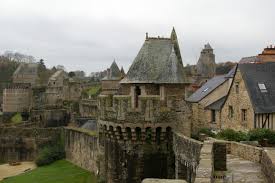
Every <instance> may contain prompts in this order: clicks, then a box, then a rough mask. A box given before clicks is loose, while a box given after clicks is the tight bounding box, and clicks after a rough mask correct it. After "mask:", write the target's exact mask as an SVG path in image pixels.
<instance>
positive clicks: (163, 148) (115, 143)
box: [98, 29, 191, 183]
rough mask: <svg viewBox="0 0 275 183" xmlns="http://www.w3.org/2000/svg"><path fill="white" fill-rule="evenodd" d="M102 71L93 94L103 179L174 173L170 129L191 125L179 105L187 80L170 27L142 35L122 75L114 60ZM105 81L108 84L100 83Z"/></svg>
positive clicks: (124, 179)
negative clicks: (167, 34)
mask: <svg viewBox="0 0 275 183" xmlns="http://www.w3.org/2000/svg"><path fill="white" fill-rule="evenodd" d="M108 73H110V74H108V75H107V77H106V79H103V81H102V93H101V94H100V95H99V99H98V100H99V105H98V107H99V118H98V127H99V135H100V136H99V138H100V139H101V140H100V147H101V150H102V154H103V156H104V163H105V170H104V171H105V174H106V175H107V180H108V182H117V183H118V182H131V183H134V182H141V180H142V179H144V178H146V177H158V178H174V177H175V172H174V159H175V157H174V154H173V145H172V143H171V141H172V133H173V131H174V130H182V133H184V134H185V135H188V136H190V128H191V126H190V121H188V120H187V119H184V117H183V116H186V115H183V114H184V113H185V112H186V111H184V107H181V106H184V105H185V103H184V97H185V89H186V87H187V86H188V85H189V84H190V83H189V82H188V80H187V79H186V77H185V73H184V71H183V63H182V58H181V55H180V50H179V45H178V40H177V35H176V32H175V30H174V29H173V31H172V33H171V36H170V38H160V37H149V36H148V34H147V35H146V39H145V42H144V44H143V45H142V47H141V49H140V51H139V53H138V55H137V56H136V58H135V60H134V61H133V63H132V65H131V67H130V69H129V71H128V72H127V74H126V76H125V77H123V78H122V77H121V73H120V71H119V69H118V67H117V65H116V63H113V64H112V66H111V67H110V69H109V70H108ZM107 79H108V80H107ZM106 82H108V86H109V87H112V88H106ZM152 166H153V167H152ZM149 167H150V168H149Z"/></svg>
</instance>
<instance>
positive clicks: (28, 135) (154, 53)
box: [0, 28, 275, 183]
mask: <svg viewBox="0 0 275 183" xmlns="http://www.w3.org/2000/svg"><path fill="white" fill-rule="evenodd" d="M274 53H275V52H274V48H272V47H271V48H266V49H265V50H264V52H263V53H262V54H259V55H258V56H256V57H249V58H244V59H242V60H241V62H240V63H239V64H237V65H236V66H235V67H234V68H233V69H232V70H231V71H230V72H229V73H227V74H225V75H219V76H215V55H214V52H213V49H212V47H211V46H210V44H206V45H205V47H204V49H203V50H202V51H201V55H200V58H199V60H198V63H197V66H196V71H195V73H196V74H194V76H193V77H191V78H190V77H188V76H187V74H186V71H185V70H184V67H183V61H182V57H181V53H180V49H179V44H178V39H177V35H176V32H175V29H174V28H173V30H172V32H171V35H170V37H167V38H163V37H159V36H158V37H150V36H149V35H148V33H146V37H145V41H144V43H143V45H142V47H141V49H140V50H139V52H138V54H137V56H136V58H135V59H134V61H133V63H132V65H131V67H130V68H129V70H128V72H127V74H125V73H124V70H123V68H122V69H119V67H118V65H117V63H116V62H115V61H113V63H112V64H111V66H110V68H108V69H107V71H106V76H105V77H104V78H103V79H102V81H101V90H97V91H96V92H95V93H97V92H98V93H99V95H98V96H91V94H88V96H87V98H85V99H81V100H80V97H81V95H80V94H81V93H82V91H83V90H84V85H80V84H79V83H78V82H77V81H75V80H74V79H73V78H68V76H67V74H66V73H65V72H64V71H62V70H58V71H56V72H55V73H54V74H53V75H52V76H51V77H50V79H49V82H48V85H47V86H46V87H45V88H44V90H43V91H41V92H38V93H43V96H44V99H45V100H44V101H43V102H45V104H46V105H45V106H43V107H33V106H35V105H34V104H35V102H34V101H33V100H30V102H29V100H28V99H33V98H35V97H33V96H38V94H37V93H36V92H35V91H36V89H35V88H34V87H33V86H34V85H33V84H34V81H35V80H33V79H32V80H29V78H28V72H27V73H26V78H27V79H26V82H27V83H29V84H26V83H25V80H22V79H20V80H18V77H19V76H18V77H16V78H17V80H18V82H15V83H14V84H15V85H11V86H10V87H7V88H6V89H5V91H6V92H4V105H3V106H4V110H5V111H7V110H8V109H9V108H11V109H13V110H11V111H10V112H21V111H25V110H27V111H31V119H32V121H36V122H37V123H38V122H39V124H41V123H40V122H41V121H42V127H49V126H66V125H67V122H68V121H69V120H70V121H74V120H75V118H74V114H73V112H75V111H73V110H72V107H73V105H69V107H68V108H65V109H64V108H62V107H64V106H65V105H66V102H68V103H69V102H72V103H71V104H74V102H76V103H77V102H78V100H80V101H79V103H78V104H79V112H80V114H81V117H83V118H93V119H95V118H97V131H96V133H95V132H91V131H88V130H85V129H83V128H75V127H72V126H70V127H63V128H54V129H52V128H41V129H37V128H34V129H28V128H26V129H25V128H0V142H1V143H0V153H1V154H0V155H1V156H0V160H1V161H3V160H4V161H5V160H19V161H22V160H33V159H34V157H35V156H36V154H37V152H38V150H39V148H41V147H42V145H43V144H44V143H48V142H49V141H52V140H56V139H58V138H61V137H62V138H61V139H60V140H62V141H63V142H64V144H65V151H66V158H67V159H68V160H69V161H71V162H73V163H74V164H76V165H78V166H80V167H82V168H85V169H87V170H89V171H92V172H94V173H98V174H99V176H101V177H104V178H105V181H106V182H108V183H140V182H141V181H143V180H144V179H145V180H144V182H150V180H149V179H147V180H146V178H158V179H181V180H185V181H187V182H190V183H191V182H196V183H201V182H213V181H215V180H219V179H225V177H226V175H227V174H230V173H231V172H230V171H234V170H233V169H234V167H233V168H232V167H229V170H230V171H227V170H228V169H227V162H228V161H230V158H229V160H227V155H228V154H229V155H234V158H235V157H238V158H239V157H240V158H243V159H240V161H241V162H242V163H247V161H248V162H250V163H252V166H251V167H254V166H255V167H256V168H257V169H258V170H256V173H257V175H258V174H259V175H260V178H259V179H257V180H255V181H259V182H261V181H262V179H263V177H264V176H263V175H262V174H261V173H259V172H260V171H259V166H261V167H262V169H263V174H265V175H266V176H267V177H268V179H269V180H272V181H273V180H274V181H275V176H274V172H275V170H273V169H270V168H269V167H271V166H273V162H272V160H271V159H272V156H271V155H270V154H269V152H268V151H267V150H266V149H264V148H258V147H254V146H249V145H246V144H242V143H237V142H228V141H218V140H216V139H210V140H209V139H205V136H204V135H203V134H202V135H201V136H200V139H201V140H202V141H203V140H205V141H204V142H200V141H197V140H194V139H192V138H190V137H191V135H192V134H196V133H198V132H199V130H200V129H201V128H204V127H205V128H211V129H214V130H220V129H225V128H232V129H238V130H247V129H253V128H269V129H274V127H273V126H274V125H275V124H273V122H274V119H275V118H274V117H275V107H274V106H275V105H274V101H275V100H274V97H273V95H272V92H270V91H273V90H274V89H273V88H274V86H275V84H274V82H273V78H274V77H275V76H274V72H273V71H274V69H273V68H275V64H274V63H273V61H272V58H273V56H274ZM247 63H249V64H247ZM251 63H252V64H251ZM19 68H20V69H19V70H21V69H22V67H19ZM267 68H269V69H267ZM15 73H16V74H18V73H19V71H17V72H15ZM23 73H24V72H23ZM31 73H32V72H31ZM33 74H34V76H33V77H32V78H35V77H36V75H35V74H36V73H35V72H33ZM21 76H24V75H22V74H21ZM21 76H20V77H21ZM20 77H19V78H20ZM18 83H19V84H18ZM22 83H23V84H22ZM194 85H196V86H201V87H200V88H199V89H198V90H196V91H195V92H194V93H193V94H192V95H191V96H188V97H187V92H188V91H189V89H190V87H192V86H194ZM99 91H100V92H99ZM17 92H20V93H19V94H18V93H17ZM32 92H35V93H36V94H35V95H34V94H33V93H32ZM29 95H30V96H29ZM255 95H256V97H255ZM17 98H18V100H17ZM42 98H43V97H42ZM15 99H16V100H15ZM13 100H15V101H16V102H17V103H16V104H18V103H19V104H20V102H23V103H22V105H20V107H18V106H16V104H15V103H13ZM57 104H58V105H57ZM60 106H61V108H60ZM68 111H69V112H70V117H71V119H69V118H66V117H67V116H66V114H67V112H68ZM60 117H61V118H62V119H65V120H66V123H63V122H62V121H60ZM48 119H51V122H47V123H45V121H48ZM75 121H76V120H75ZM74 125H76V124H74ZM77 125H78V126H81V125H79V124H77ZM37 126H39V125H36V126H35V127H37ZM10 152H12V153H10ZM229 157H230V156H229ZM1 158H2V159H1ZM234 158H233V159H234ZM244 160H245V161H246V162H244ZM231 162H232V161H231ZM259 164H260V165H259ZM250 165H251V164H250ZM229 166H231V164H229ZM230 168H231V169H230ZM246 168H247V167H246ZM246 171H248V172H249V173H247V174H249V175H250V173H251V170H250V169H249V170H246ZM253 171H254V169H253V170H252V173H253V175H254V174H256V173H255V172H253ZM232 176H233V173H232ZM251 176H252V175H251ZM252 177H253V176H252ZM253 178H254V177H253ZM151 181H152V182H154V180H151ZM159 181H161V180H159ZM163 181H164V182H165V180H163ZM170 181H171V182H174V181H173V180H170ZM185 181H181V182H185ZM175 182H177V181H175Z"/></svg>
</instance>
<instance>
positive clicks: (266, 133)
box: [248, 128, 275, 144]
mask: <svg viewBox="0 0 275 183" xmlns="http://www.w3.org/2000/svg"><path fill="white" fill-rule="evenodd" d="M248 136H249V140H250V141H262V140H263V139H267V140H268V143H269V144H275V132H274V131H272V130H270V129H264V128H257V129H253V130H250V131H249V133H248Z"/></svg>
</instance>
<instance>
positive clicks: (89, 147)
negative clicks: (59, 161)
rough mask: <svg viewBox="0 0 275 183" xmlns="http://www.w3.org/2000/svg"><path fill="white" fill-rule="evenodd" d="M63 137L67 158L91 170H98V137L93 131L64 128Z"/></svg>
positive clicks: (95, 171)
mask: <svg viewBox="0 0 275 183" xmlns="http://www.w3.org/2000/svg"><path fill="white" fill-rule="evenodd" d="M64 139H65V152H66V159H67V160H69V161H70V162H72V163H74V164H76V165H78V166H80V167H81V168H84V169H86V170H89V171H91V172H94V173H97V172H98V171H99V164H98V161H99V160H98V158H99V157H98V143H97V141H98V137H97V135H96V133H95V132H91V131H85V130H83V129H74V128H65V129H64Z"/></svg>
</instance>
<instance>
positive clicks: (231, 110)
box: [228, 105, 234, 118]
mask: <svg viewBox="0 0 275 183" xmlns="http://www.w3.org/2000/svg"><path fill="white" fill-rule="evenodd" d="M233 112H234V111H233V107H232V106H231V105H230V106H229V108H228V117H229V118H233Z"/></svg>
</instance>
